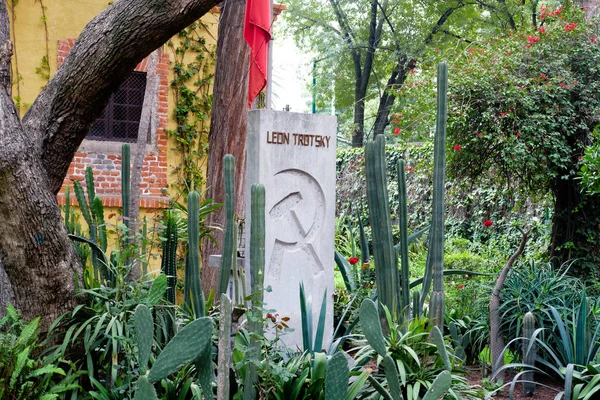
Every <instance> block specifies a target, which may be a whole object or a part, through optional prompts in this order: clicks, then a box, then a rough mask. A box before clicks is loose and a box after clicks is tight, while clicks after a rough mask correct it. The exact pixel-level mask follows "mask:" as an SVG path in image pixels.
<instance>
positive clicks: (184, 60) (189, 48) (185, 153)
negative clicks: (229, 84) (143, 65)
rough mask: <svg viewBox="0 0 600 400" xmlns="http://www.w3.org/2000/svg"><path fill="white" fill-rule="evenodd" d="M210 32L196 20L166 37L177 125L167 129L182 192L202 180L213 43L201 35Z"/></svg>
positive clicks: (213, 50)
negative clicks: (177, 158) (173, 37)
mask: <svg viewBox="0 0 600 400" xmlns="http://www.w3.org/2000/svg"><path fill="white" fill-rule="evenodd" d="M207 33H208V34H209V35H210V31H209V30H208V28H207V26H206V25H205V24H203V23H202V22H196V23H194V24H192V25H190V26H189V27H187V28H186V29H184V30H182V31H181V32H179V34H178V35H177V39H178V40H177V41H169V42H168V44H167V45H168V47H169V49H170V50H171V51H172V53H173V56H174V57H173V58H174V61H173V73H174V78H173V80H172V81H171V83H170V87H171V90H172V93H173V97H174V99H175V109H174V111H173V119H174V120H175V122H176V123H177V128H176V129H173V130H167V131H166V132H167V135H169V136H171V137H173V138H174V139H175V142H176V147H175V150H177V152H178V153H179V154H180V157H181V163H180V164H179V165H178V166H177V167H176V169H175V171H174V172H175V174H176V176H177V183H176V184H175V185H174V186H175V187H179V188H182V189H181V190H182V192H187V191H189V190H193V189H194V188H200V187H201V186H202V185H203V184H204V182H205V178H204V169H205V165H204V163H205V162H206V154H207V152H208V133H209V119H210V110H211V105H212V87H211V84H212V80H213V75H214V74H213V72H212V70H213V68H212V67H213V66H214V63H215V53H216V48H215V47H216V46H215V45H208V44H207V43H206V39H205V38H204V37H203V36H202V35H206V34H207Z"/></svg>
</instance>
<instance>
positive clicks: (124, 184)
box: [121, 143, 131, 228]
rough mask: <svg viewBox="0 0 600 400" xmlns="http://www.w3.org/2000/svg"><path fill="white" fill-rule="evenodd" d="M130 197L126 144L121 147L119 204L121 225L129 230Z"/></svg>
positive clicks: (128, 157) (129, 171)
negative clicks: (121, 214) (121, 213)
mask: <svg viewBox="0 0 600 400" xmlns="http://www.w3.org/2000/svg"><path fill="white" fill-rule="evenodd" d="M130 196H131V149H130V147H129V144H128V143H123V146H121V202H122V212H123V223H124V224H125V226H126V227H127V228H129V200H130Z"/></svg>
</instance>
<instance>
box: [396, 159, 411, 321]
mask: <svg viewBox="0 0 600 400" xmlns="http://www.w3.org/2000/svg"><path fill="white" fill-rule="evenodd" d="M404 167H405V163H404V160H398V163H397V164H396V170H397V172H398V218H399V221H398V225H399V226H398V227H399V228H400V246H399V247H400V249H399V253H400V260H401V265H402V279H401V287H402V308H403V309H404V317H405V318H406V319H407V320H408V319H410V306H409V305H410V289H409V284H410V270H409V266H408V211H407V209H408V204H407V201H406V176H405V173H404Z"/></svg>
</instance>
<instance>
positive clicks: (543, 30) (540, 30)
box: [538, 26, 546, 33]
mask: <svg viewBox="0 0 600 400" xmlns="http://www.w3.org/2000/svg"><path fill="white" fill-rule="evenodd" d="M538 32H539V33H544V32H546V28H544V27H543V26H542V27H541V28H540V29H538Z"/></svg>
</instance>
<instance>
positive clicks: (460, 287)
mask: <svg viewBox="0 0 600 400" xmlns="http://www.w3.org/2000/svg"><path fill="white" fill-rule="evenodd" d="M464 288H465V285H458V286H456V289H458V290H462V289H464Z"/></svg>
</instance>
